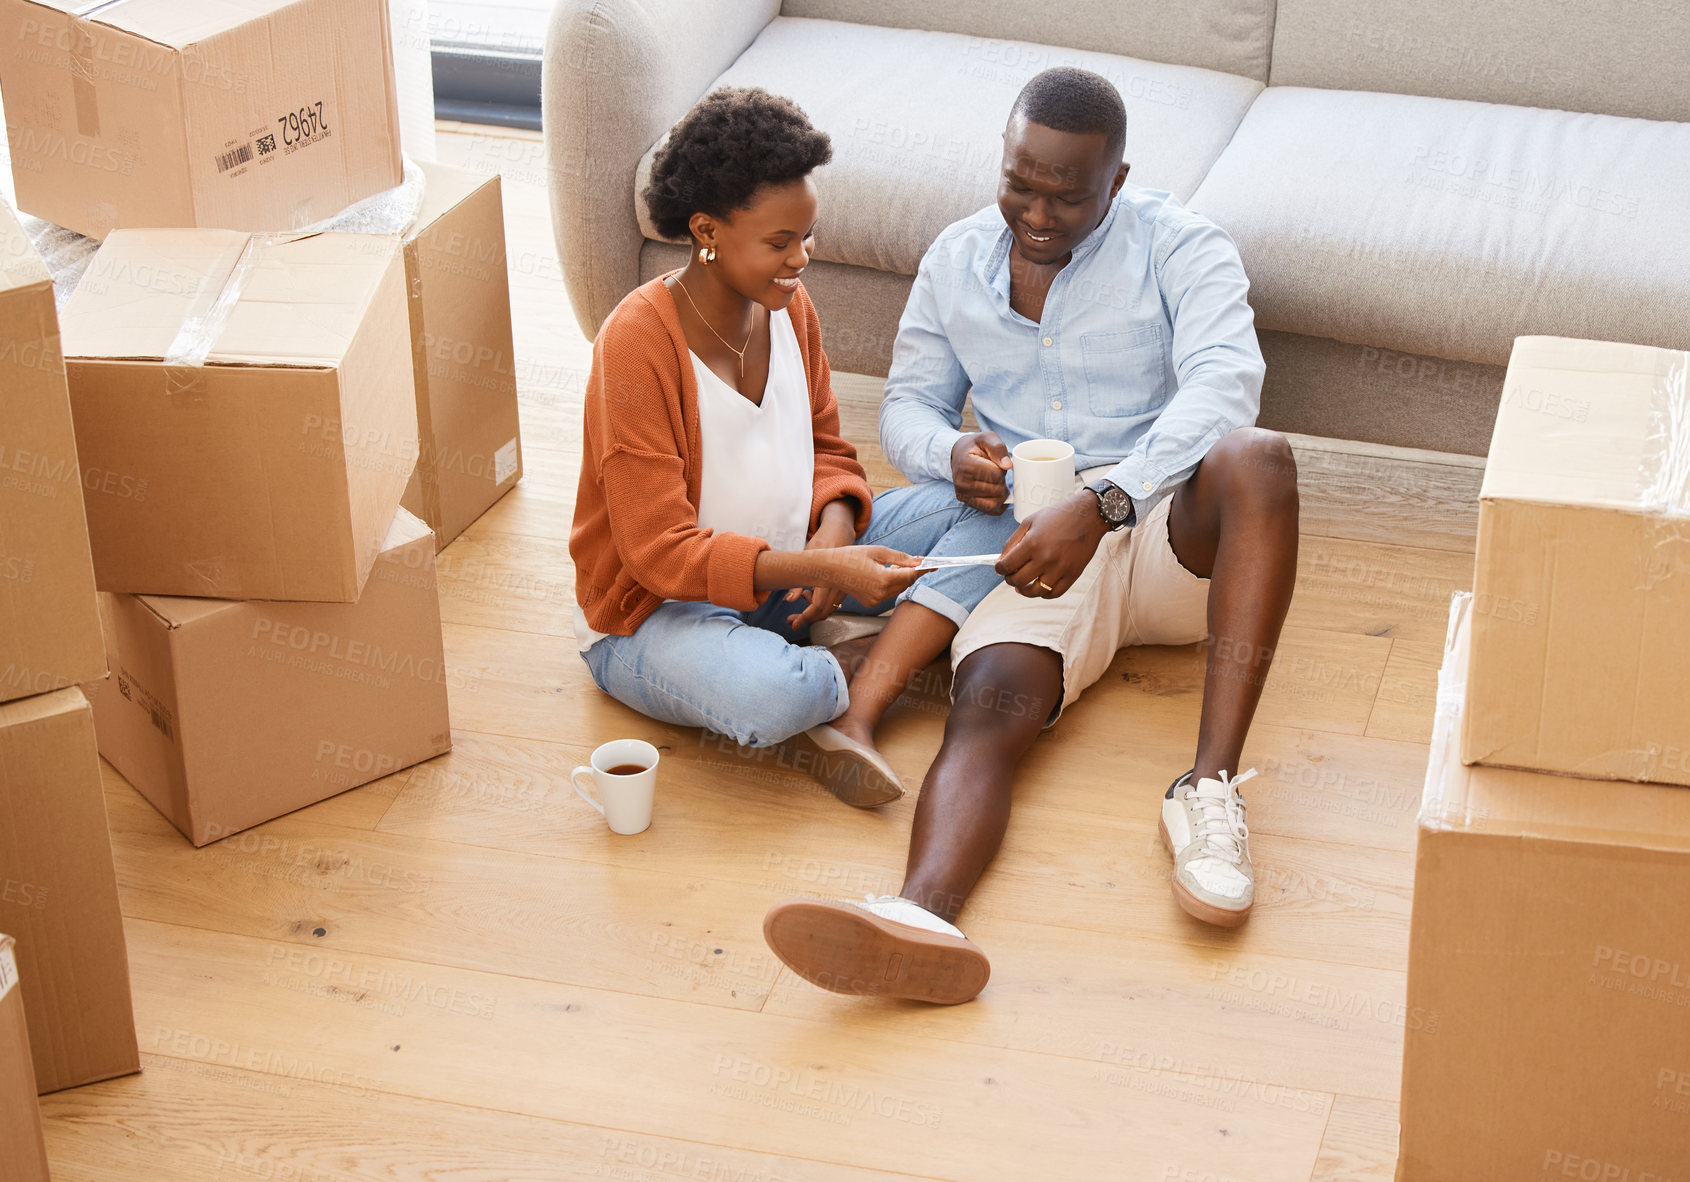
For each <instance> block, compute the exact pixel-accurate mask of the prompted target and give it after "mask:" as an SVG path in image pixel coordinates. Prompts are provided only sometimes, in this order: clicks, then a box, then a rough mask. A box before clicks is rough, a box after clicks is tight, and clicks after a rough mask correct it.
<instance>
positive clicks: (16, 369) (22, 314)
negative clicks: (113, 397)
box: [0, 204, 106, 702]
mask: <svg viewBox="0 0 1690 1182" xmlns="http://www.w3.org/2000/svg"><path fill="white" fill-rule="evenodd" d="M105 667H106V658H105V652H104V650H103V648H102V647H101V644H100V627H99V618H98V615H97V614H96V612H95V608H94V567H93V563H92V561H91V560H90V558H89V553H88V522H87V518H86V516H85V515H84V511H83V489H82V484H81V479H80V469H79V467H78V465H77V456H76V435H75V432H74V430H73V429H72V426H71V417H70V395H69V392H68V390H67V389H66V387H65V369H64V358H63V357H62V356H61V355H60V353H59V322H58V317H57V314H56V313H55V312H54V310H53V285H52V281H51V280H50V279H49V278H48V275H47V268H46V267H45V265H43V263H42V262H41V259H40V258H39V257H38V256H37V255H36V253H35V250H34V248H33V247H32V246H31V245H30V243H29V239H28V238H27V237H26V236H25V235H24V232H23V228H22V227H21V226H19V225H18V222H17V219H16V218H15V217H13V216H12V213H11V211H10V210H8V209H7V208H6V207H5V206H4V205H3V204H0V702H4V701H8V700H10V699H12V698H19V697H24V696H27V695H29V694H43V693H47V692H49V691H51V690H56V689H63V688H64V687H66V686H70V685H76V684H79V683H81V682H84V681H90V680H93V679H94V678H98V677H103V676H104V675H105Z"/></svg>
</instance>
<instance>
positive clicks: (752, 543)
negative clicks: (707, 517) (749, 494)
mask: <svg viewBox="0 0 1690 1182" xmlns="http://www.w3.org/2000/svg"><path fill="white" fill-rule="evenodd" d="M665 278H666V277H665ZM789 314H790V316H791V318H792V327H793V330H794V331H795V332H796V333H797V334H798V348H799V351H800V352H801V353H802V354H803V357H804V372H805V375H806V376H807V377H808V379H809V384H810V415H811V421H812V424H813V431H812V433H813V435H814V438H815V445H816V475H815V486H814V489H813V492H812V495H811V498H810V529H809V532H810V533H811V534H814V533H815V530H816V526H817V524H818V523H819V520H820V517H821V511H822V508H823V506H825V505H827V504H828V502H830V501H835V500H838V499H839V498H841V497H849V498H852V499H854V500H855V501H856V503H857V504H856V525H857V532H858V533H859V534H861V533H862V532H863V531H864V530H866V529H867V528H868V522H869V514H870V512H871V511H872V508H873V494H872V493H870V491H869V487H868V480H867V479H866V477H865V476H864V474H863V466H862V465H861V464H859V463H858V462H857V451H856V449H855V448H854V447H852V446H851V445H850V444H849V443H847V442H846V441H845V439H844V438H843V437H841V435H840V434H839V405H838V403H837V402H836V401H835V400H834V397H833V383H832V381H831V378H830V374H829V370H828V365H827V355H826V354H825V353H823V352H822V334H821V321H820V320H819V319H817V317H816V309H815V305H813V304H811V303H810V296H809V294H808V293H807V292H806V291H805V290H804V287H803V285H802V284H800V285H799V287H798V294H797V295H796V296H795V297H794V298H793V300H792V304H791V305H790V308H789ZM701 456H702V447H701V446H700V443H699V434H698V383H697V379H696V377H695V375H694V373H693V368H692V358H691V356H690V353H689V349H688V346H687V340H686V336H685V334H684V333H683V332H682V331H681V321H680V317H679V315H677V313H676V310H675V299H674V297H673V296H672V295H671V294H670V293H669V289H668V288H666V287H665V286H664V285H663V279H662V278H658V279H653V280H652V281H651V282H649V283H645V284H642V285H641V286H639V287H637V288H635V289H634V290H633V291H631V292H629V293H628V295H627V296H626V297H625V298H624V299H623V300H622V302H621V303H620V304H618V305H617V306H616V310H615V311H613V312H612V313H611V314H610V318H609V319H608V320H606V321H605V322H604V325H603V327H601V328H600V329H599V335H598V338H597V339H596V340H595V341H594V342H593V368H592V373H591V374H590V376H589V377H588V379H587V392H586V430H585V440H584V442H583V444H582V456H581V481H580V484H579V485H578V486H577V488H576V493H575V524H574V528H573V529H571V531H570V534H569V556H570V558H571V559H573V560H574V562H575V600H576V602H577V603H579V604H580V605H581V610H582V612H583V613H584V614H585V615H586V617H587V623H589V624H591V625H592V626H593V628H594V629H596V630H597V631H600V632H605V633H609V634H611V635H616V636H629V635H632V634H633V631H634V629H635V628H637V627H639V625H640V622H641V621H642V620H644V619H645V618H646V617H647V616H649V615H650V614H651V613H652V612H653V611H655V610H656V609H657V606H658V605H659V604H660V603H662V602H663V601H664V600H666V599H683V600H693V601H700V600H707V601H709V602H710V603H715V604H720V605H721V606H722V607H730V608H734V609H736V610H739V611H749V610H751V609H752V608H755V607H757V606H758V605H759V604H761V603H762V602H763V600H764V599H766V598H767V597H768V593H767V592H758V591H756V590H755V589H753V587H752V577H751V576H752V570H753V568H754V567H755V566H756V564H757V555H758V554H759V553H760V552H762V551H764V550H767V549H768V548H769V544H768V542H766V541H764V540H763V539H761V538H753V537H747V536H745V535H743V534H731V533H716V532H715V531H713V530H708V529H700V528H699V525H698V497H699V488H700V484H701V472H700V464H699V460H700V458H701ZM746 478H747V479H751V480H754V479H756V474H755V473H750V472H748V473H746Z"/></svg>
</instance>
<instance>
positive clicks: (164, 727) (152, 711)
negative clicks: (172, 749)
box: [146, 706, 176, 742]
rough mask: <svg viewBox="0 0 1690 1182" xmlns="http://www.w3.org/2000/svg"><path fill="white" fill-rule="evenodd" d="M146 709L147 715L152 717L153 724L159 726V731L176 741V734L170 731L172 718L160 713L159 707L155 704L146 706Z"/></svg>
mask: <svg viewBox="0 0 1690 1182" xmlns="http://www.w3.org/2000/svg"><path fill="white" fill-rule="evenodd" d="M146 711H147V717H148V718H150V719H152V720H153V725H154V726H156V727H157V728H158V733H159V734H161V735H163V736H164V737H165V738H167V739H170V740H171V741H172V742H174V741H175V738H176V736H175V735H173V734H171V733H170V719H168V718H166V717H165V716H164V715H163V714H161V713H159V711H158V708H157V707H155V706H148V707H146Z"/></svg>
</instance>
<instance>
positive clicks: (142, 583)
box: [64, 230, 417, 603]
mask: <svg viewBox="0 0 1690 1182" xmlns="http://www.w3.org/2000/svg"><path fill="white" fill-rule="evenodd" d="M398 245H399V244H398V240H397V239H396V238H392V237H386V236H380V235H363V234H307V235H288V234H279V235H246V234H239V233H236V232H233V231H225V230H118V231H115V232H113V233H112V235H111V236H110V237H108V238H107V239H106V241H105V243H104V244H103V245H102V246H101V247H100V250H99V252H98V253H97V254H96V255H95V256H94V258H93V260H92V262H91V263H90V264H89V268H88V273H87V274H86V275H85V276H84V277H83V280H82V283H81V284H80V285H79V286H78V288H77V290H76V294H75V295H74V296H72V298H71V299H70V301H69V303H67V304H66V306H65V311H64V342H65V354H66V357H67V362H66V365H67V371H68V375H69V380H70V392H71V401H72V406H73V409H74V411H75V423H76V440H77V449H78V452H79V453H80V459H81V463H82V466H83V472H84V481H85V483H86V484H87V485H88V486H89V487H90V488H94V487H96V486H97V487H98V488H99V490H100V491H99V493H98V495H92V494H91V495H90V497H89V499H88V527H89V536H90V540H91V542H92V548H93V556H94V572H95V578H96V581H97V583H98V585H99V587H100V588H101V589H102V590H106V591H125V592H132V593H143V594H167V595H195V596H207V597H216V598H241V599H285V600H317V601H330V602H341V603H349V602H352V601H354V600H356V599H357V597H358V593H359V591H360V590H361V589H362V587H363V585H364V580H365V579H366V578H367V577H368V576H369V571H370V567H371V564H373V563H374V562H375V559H376V555H377V554H378V553H379V552H380V550H381V547H382V541H383V539H384V537H385V536H386V533H387V528H388V525H389V523H391V521H392V520H393V513H394V510H395V509H396V508H397V507H398V505H399V501H400V498H401V496H402V495H403V494H404V490H405V486H406V484H407V483H408V482H409V480H410V477H411V473H412V471H413V469H414V468H415V466H416V459H417V416H416V407H415V391H414V388H413V383H412V378H411V359H410V347H409V334H408V332H407V329H406V325H407V313H406V301H405V290H404V264H403V260H402V259H401V258H400V255H399V253H398ZM96 478H98V479H96Z"/></svg>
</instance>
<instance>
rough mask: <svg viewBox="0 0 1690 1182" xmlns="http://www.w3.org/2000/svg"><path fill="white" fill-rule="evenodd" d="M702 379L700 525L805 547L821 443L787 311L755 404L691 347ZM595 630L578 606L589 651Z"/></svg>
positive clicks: (777, 545)
mask: <svg viewBox="0 0 1690 1182" xmlns="http://www.w3.org/2000/svg"><path fill="white" fill-rule="evenodd" d="M689 356H690V357H691V358H692V368H693V375H694V377H695V378H696V379H697V385H698V434H699V443H700V450H701V455H700V457H699V463H700V465H701V466H702V471H701V473H700V481H699V490H698V524H699V526H700V528H702V529H709V530H714V531H715V532H717V533H719V534H720V533H734V534H744V535H745V536H747V537H752V538H763V539H765V540H766V541H767V542H768V543H769V548H770V549H772V550H802V549H803V548H804V543H805V541H806V539H807V537H808V534H809V528H810V501H811V498H812V497H813V496H814V488H815V476H816V443H815V433H814V428H813V427H812V425H811V418H810V383H809V379H808V378H807V377H806V376H805V373H804V357H803V355H802V354H801V353H799V351H798V334H797V333H795V332H794V331H793V329H792V318H791V317H790V316H788V315H787V313H786V310H785V309H782V310H781V311H779V312H771V313H770V314H769V380H768V382H767V383H766V384H765V385H764V387H763V401H762V403H761V405H756V404H753V403H752V401H751V400H750V399H749V398H747V397H746V396H745V395H743V394H741V393H740V392H739V391H738V390H735V389H734V388H733V387H732V386H730V385H728V384H727V383H726V382H724V381H723V380H722V379H721V378H719V377H717V376H716V375H715V373H714V372H713V371H712V370H711V369H710V367H709V366H708V365H706V364H705V363H704V362H703V361H702V360H701V359H700V358H699V356H698V354H696V353H690V352H689ZM604 635H605V634H604V633H602V632H595V631H593V629H592V628H591V627H589V626H588V624H587V617H586V615H585V613H583V612H582V611H581V608H580V606H579V605H577V606H576V608H575V640H576V644H577V646H578V647H579V648H580V649H581V651H583V652H585V651H586V650H587V649H588V648H590V647H592V645H593V644H594V642H596V641H598V640H599V639H600V638H601V637H603V636H604Z"/></svg>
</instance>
